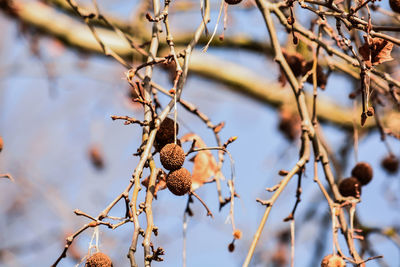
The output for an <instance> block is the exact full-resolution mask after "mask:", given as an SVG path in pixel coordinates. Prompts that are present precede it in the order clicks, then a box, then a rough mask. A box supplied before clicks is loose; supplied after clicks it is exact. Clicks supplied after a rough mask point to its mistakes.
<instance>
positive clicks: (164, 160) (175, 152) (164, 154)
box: [160, 143, 185, 171]
mask: <svg viewBox="0 0 400 267" xmlns="http://www.w3.org/2000/svg"><path fill="white" fill-rule="evenodd" d="M160 161H161V164H162V165H163V167H164V168H165V169H167V170H169V171H174V170H177V169H179V168H180V167H182V165H183V162H185V152H184V151H183V149H182V148H181V147H180V146H179V145H177V144H174V143H171V144H167V145H165V146H164V147H163V148H162V149H161V151H160Z"/></svg>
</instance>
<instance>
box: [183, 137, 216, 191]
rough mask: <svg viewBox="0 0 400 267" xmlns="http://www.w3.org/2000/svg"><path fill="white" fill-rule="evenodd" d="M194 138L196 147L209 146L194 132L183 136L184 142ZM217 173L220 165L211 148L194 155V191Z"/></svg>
mask: <svg viewBox="0 0 400 267" xmlns="http://www.w3.org/2000/svg"><path fill="white" fill-rule="evenodd" d="M193 140H196V144H195V147H196V148H203V147H207V146H206V144H205V143H204V141H203V140H202V139H201V137H200V136H198V135H196V134H194V133H188V134H186V135H185V136H183V137H182V138H181V141H182V142H188V141H193ZM217 173H218V165H217V162H216V160H215V158H214V156H213V155H212V153H211V152H210V151H209V150H202V151H199V152H197V155H196V156H195V157H194V164H193V170H192V191H194V190H196V189H197V188H199V187H201V186H202V185H203V184H204V183H205V182H208V181H209V180H210V179H209V178H211V177H212V176H215V175H216V174H217ZM221 175H222V174H221Z"/></svg>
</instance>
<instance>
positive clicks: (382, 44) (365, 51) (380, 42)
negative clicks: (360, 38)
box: [358, 36, 393, 65]
mask: <svg viewBox="0 0 400 267" xmlns="http://www.w3.org/2000/svg"><path fill="white" fill-rule="evenodd" d="M364 40H365V44H364V45H363V46H361V47H360V48H359V49H358V50H359V52H360V54H361V56H362V57H363V59H364V61H365V62H366V63H367V64H368V65H378V64H381V63H383V62H386V61H390V60H393V58H392V56H391V55H390V53H391V52H392V49H393V43H391V42H389V41H386V40H384V39H381V38H370V42H371V45H368V38H367V36H364ZM370 53H371V60H370V57H369V56H370Z"/></svg>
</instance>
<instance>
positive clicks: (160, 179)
mask: <svg viewBox="0 0 400 267" xmlns="http://www.w3.org/2000/svg"><path fill="white" fill-rule="evenodd" d="M166 176H167V175H166V173H165V172H164V171H163V170H161V169H160V170H159V172H158V175H157V180H156V184H155V187H154V197H155V198H156V199H157V192H158V191H161V190H164V189H165V188H167V181H166V180H165V178H166ZM149 179H150V176H147V177H146V178H145V179H143V181H142V185H143V186H144V187H146V188H147V189H149V188H148V187H149Z"/></svg>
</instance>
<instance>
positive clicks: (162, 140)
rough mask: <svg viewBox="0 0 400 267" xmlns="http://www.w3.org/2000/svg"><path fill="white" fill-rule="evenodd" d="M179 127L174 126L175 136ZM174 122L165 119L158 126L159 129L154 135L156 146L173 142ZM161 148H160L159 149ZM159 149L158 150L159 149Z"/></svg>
mask: <svg viewBox="0 0 400 267" xmlns="http://www.w3.org/2000/svg"><path fill="white" fill-rule="evenodd" d="M178 131H179V125H178V123H177V124H176V134H178ZM174 137H175V136H174V120H173V119H170V118H168V117H167V118H165V120H163V122H162V123H161V125H160V129H158V131H157V134H156V141H157V143H158V144H160V145H162V144H164V145H165V144H168V143H172V142H173V141H174ZM161 148H162V147H161ZM161 148H160V149H161Z"/></svg>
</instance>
